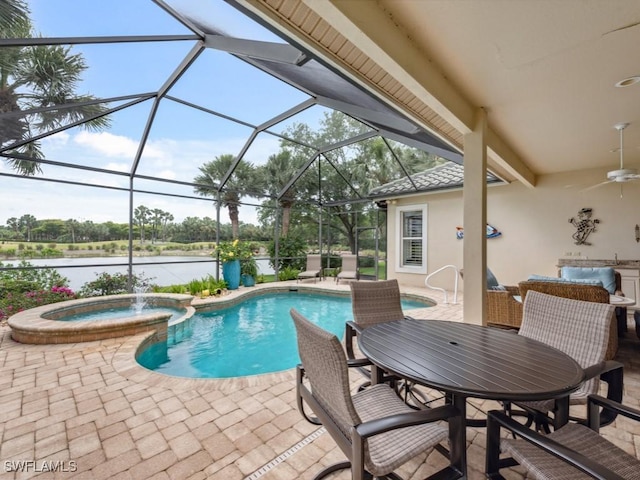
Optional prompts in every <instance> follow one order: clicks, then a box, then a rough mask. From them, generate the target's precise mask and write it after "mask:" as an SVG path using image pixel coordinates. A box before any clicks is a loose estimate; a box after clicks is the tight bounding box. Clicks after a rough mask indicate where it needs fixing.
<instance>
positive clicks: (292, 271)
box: [278, 267, 300, 282]
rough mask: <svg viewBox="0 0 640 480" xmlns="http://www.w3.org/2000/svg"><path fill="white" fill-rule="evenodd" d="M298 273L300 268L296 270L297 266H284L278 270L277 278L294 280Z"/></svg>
mask: <svg viewBox="0 0 640 480" xmlns="http://www.w3.org/2000/svg"><path fill="white" fill-rule="evenodd" d="M299 274H300V270H298V269H297V268H292V267H284V268H283V269H282V270H280V271H279V272H278V280H280V281H281V282H283V281H285V280H295V279H296V278H298V275H299Z"/></svg>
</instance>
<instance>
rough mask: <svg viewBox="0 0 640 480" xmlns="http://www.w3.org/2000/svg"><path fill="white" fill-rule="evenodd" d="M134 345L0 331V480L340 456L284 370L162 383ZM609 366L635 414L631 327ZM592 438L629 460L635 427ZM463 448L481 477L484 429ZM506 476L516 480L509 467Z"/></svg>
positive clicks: (279, 466)
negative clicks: (50, 340) (617, 370)
mask: <svg viewBox="0 0 640 480" xmlns="http://www.w3.org/2000/svg"><path fill="white" fill-rule="evenodd" d="M305 285H306V284H305ZM309 285H312V283H309ZM317 285H318V286H322V287H324V288H339V289H345V290H348V288H349V287H348V285H338V286H335V285H334V282H333V281H332V280H326V281H323V282H319V283H318V284H317ZM407 290H408V291H411V292H415V293H422V294H426V295H428V296H429V297H431V298H434V299H436V300H439V299H441V296H440V294H439V293H438V292H427V291H426V290H425V289H407ZM461 311H462V310H461V305H438V306H436V307H432V308H429V309H419V310H412V315H413V316H415V317H418V318H439V319H447V320H460V318H461ZM144 337H145V334H140V335H137V336H133V337H126V338H118V339H110V340H103V341H98V342H88V343H78V344H67V345H22V344H18V343H16V342H14V341H13V340H11V338H10V330H9V328H8V327H7V326H2V327H0V439H1V440H2V442H1V444H0V461H1V462H2V463H1V466H0V479H4V478H16V479H22V478H33V477H37V478H43V479H44V478H64V479H66V478H74V479H82V478H86V479H96V480H100V479H106V478H109V479H111V480H117V479H135V480H139V479H147V478H149V479H205V478H209V479H220V480H236V479H238V480H240V479H245V478H248V479H258V478H261V479H265V480H267V479H283V480H288V479H307V478H311V477H312V476H313V474H315V473H317V471H318V470H319V469H320V468H321V467H322V466H323V465H327V464H329V463H332V462H334V461H336V460H339V459H341V458H342V454H341V452H340V451H339V450H338V449H337V447H336V446H335V444H334V443H333V441H332V440H331V438H330V437H329V435H328V434H326V433H324V431H323V429H321V428H318V427H316V426H313V425H310V424H308V423H307V422H305V421H304V420H303V419H302V417H301V416H300V414H299V413H298V411H297V408H296V401H295V386H294V374H293V371H289V372H285V373H280V374H274V375H264V376H260V377H252V378H249V379H232V380H223V381H218V380H191V379H179V378H173V377H167V376H165V375H161V374H157V373H153V372H148V371H147V370H145V369H143V368H142V367H140V366H138V365H137V364H136V362H135V359H134V353H135V350H136V348H137V346H138V345H139V343H140V342H141V341H142V339H143V338H144ZM617 359H618V360H620V361H622V362H624V363H625V403H627V404H629V405H632V406H635V407H639V406H640V342H639V341H638V339H637V338H636V336H635V332H634V329H633V328H630V330H629V333H627V334H626V336H625V338H624V339H622V341H621V345H620V351H619V354H618V358H617ZM355 380H358V378H357V375H354V381H355ZM474 405H475V406H477V407H478V408H479V409H480V410H481V411H482V410H485V411H486V409H489V408H492V407H494V406H495V405H492V404H491V402H484V403H483V402H474ZM481 411H478V413H477V415H478V416H481V415H482V413H481ZM602 433H603V434H604V435H605V436H607V438H609V439H610V440H611V441H613V442H615V443H616V444H618V445H619V446H621V447H622V448H624V449H625V450H626V451H628V452H630V453H631V454H634V455H636V456H638V457H640V425H634V424H633V423H632V422H628V421H625V420H624V419H620V420H617V421H616V422H615V424H614V425H613V426H609V427H605V428H604V429H602ZM468 440H469V443H470V444H469V449H468V461H469V478H471V479H480V478H483V474H482V470H483V468H484V453H485V450H484V444H485V435H484V431H483V430H482V429H470V432H469V435H468ZM443 463H445V459H444V458H443V457H442V456H441V455H440V454H439V453H437V452H434V453H432V454H431V455H430V456H429V458H427V459H425V458H421V459H418V460H416V461H414V462H412V463H410V464H408V465H406V466H404V467H403V468H402V469H401V470H400V473H401V474H402V475H403V476H404V477H405V478H421V477H423V476H425V475H427V474H428V473H429V472H433V471H435V470H437V469H438V468H440V467H441V466H442V465H443ZM508 475H509V477H510V478H518V479H521V478H522V475H521V474H520V473H519V472H518V470H517V469H514V470H512V471H511V472H508ZM348 477H349V476H348V474H346V473H342V474H340V475H336V476H335V477H334V478H348Z"/></svg>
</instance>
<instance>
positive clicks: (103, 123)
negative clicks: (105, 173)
mask: <svg viewBox="0 0 640 480" xmlns="http://www.w3.org/2000/svg"><path fill="white" fill-rule="evenodd" d="M0 35H1V36H2V37H3V38H32V37H33V36H34V35H33V29H32V25H31V20H30V18H29V10H28V8H27V6H26V4H25V2H24V1H22V0H2V1H1V2H0ZM86 69H87V64H86V63H85V61H84V58H83V57H82V55H80V54H72V53H71V48H70V47H65V46H62V45H43V46H32V47H5V48H2V49H0V115H2V118H0V147H2V148H6V147H9V146H11V145H13V144H15V143H16V142H20V141H26V140H28V139H29V138H32V137H33V136H34V135H35V134H38V133H41V132H46V131H48V130H51V129H54V128H57V127H60V126H63V125H66V124H68V123H71V122H76V121H80V120H83V119H87V118H91V117H92V116H94V115H97V114H100V113H102V112H104V111H105V106H104V105H100V104H95V105H84V106H77V107H71V108H64V109H57V110H56V109H54V110H45V111H40V112H38V113H33V112H27V111H29V110H31V109H42V108H50V107H55V106H56V105H60V106H62V105H69V104H74V103H78V102H85V101H88V100H95V97H93V96H91V95H79V94H77V93H76V89H77V86H78V83H79V82H80V79H81V74H82V72H84V70H86ZM21 112H27V113H21ZM108 125H109V121H108V119H107V118H106V117H100V118H97V119H94V120H90V121H87V122H86V123H85V124H84V127H85V128H88V129H92V130H99V129H103V128H105V127H107V126H108ZM10 150H11V151H13V152H14V153H21V154H24V155H27V156H29V157H31V158H35V159H39V158H44V154H43V153H42V151H41V149H40V143H39V142H38V141H32V142H28V143H26V144H24V145H22V146H19V147H17V148H15V149H10ZM6 161H7V162H8V163H9V165H10V166H11V168H13V169H14V170H16V171H17V172H18V173H20V174H22V175H34V174H36V173H41V172H42V169H41V168H40V165H39V164H38V163H37V162H33V161H29V160H21V159H9V160H6Z"/></svg>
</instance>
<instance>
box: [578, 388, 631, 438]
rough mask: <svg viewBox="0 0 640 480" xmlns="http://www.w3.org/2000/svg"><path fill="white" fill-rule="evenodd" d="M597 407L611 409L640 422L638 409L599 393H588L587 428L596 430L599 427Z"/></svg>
mask: <svg viewBox="0 0 640 480" xmlns="http://www.w3.org/2000/svg"><path fill="white" fill-rule="evenodd" d="M598 407H603V408H604V409H605V410H612V411H614V412H616V414H618V415H622V416H623V417H627V418H630V419H632V420H636V421H638V422H640V410H638V409H636V408H631V407H629V406H627V405H622V404H621V403H620V402H616V401H614V400H611V399H609V398H604V397H602V396H600V395H595V394H593V395H589V398H588V400H587V408H588V410H587V413H588V423H589V428H591V429H592V430H595V431H596V432H597V431H598V430H599V428H600V415H599V412H598Z"/></svg>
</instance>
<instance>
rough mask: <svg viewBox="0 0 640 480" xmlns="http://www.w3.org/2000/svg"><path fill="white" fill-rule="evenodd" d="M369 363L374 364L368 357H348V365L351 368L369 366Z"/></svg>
mask: <svg viewBox="0 0 640 480" xmlns="http://www.w3.org/2000/svg"><path fill="white" fill-rule="evenodd" d="M369 365H373V364H372V363H371V360H369V359H368V358H348V359H347V366H348V367H349V368H360V367H368V366H369Z"/></svg>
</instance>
